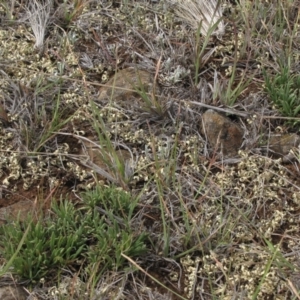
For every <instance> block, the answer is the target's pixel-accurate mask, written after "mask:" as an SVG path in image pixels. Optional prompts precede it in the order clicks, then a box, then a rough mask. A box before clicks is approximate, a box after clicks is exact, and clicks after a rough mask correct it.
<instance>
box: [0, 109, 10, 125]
mask: <svg viewBox="0 0 300 300" xmlns="http://www.w3.org/2000/svg"><path fill="white" fill-rule="evenodd" d="M0 121H1V122H2V123H3V124H4V125H6V124H7V123H8V116H7V113H6V111H5V109H4V107H3V105H2V104H0Z"/></svg>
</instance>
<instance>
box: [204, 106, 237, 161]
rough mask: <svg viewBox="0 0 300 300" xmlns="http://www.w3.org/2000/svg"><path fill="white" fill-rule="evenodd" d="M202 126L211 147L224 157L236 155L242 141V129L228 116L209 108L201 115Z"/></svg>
mask: <svg viewBox="0 0 300 300" xmlns="http://www.w3.org/2000/svg"><path fill="white" fill-rule="evenodd" d="M202 128H203V132H204V134H205V135H206V138H207V140H208V142H209V144H210V145H211V147H212V148H213V150H215V149H221V151H222V153H223V155H224V156H225V157H233V156H236V155H237V153H238V150H239V149H240V147H241V146H242V143H243V130H242V129H241V128H240V126H239V125H238V124H236V123H234V122H232V121H231V120H230V119H229V118H227V117H225V116H223V115H221V114H219V113H217V112H216V111H214V110H212V109H209V110H207V111H206V112H205V113H204V114H203V116H202Z"/></svg>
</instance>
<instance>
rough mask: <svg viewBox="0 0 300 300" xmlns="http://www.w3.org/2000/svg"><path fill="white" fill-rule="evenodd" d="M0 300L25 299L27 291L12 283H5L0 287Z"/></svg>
mask: <svg viewBox="0 0 300 300" xmlns="http://www.w3.org/2000/svg"><path fill="white" fill-rule="evenodd" d="M0 299H1V300H16V299H17V300H26V299H27V293H26V292H25V291H24V289H23V288H21V287H18V286H13V285H6V286H1V287H0Z"/></svg>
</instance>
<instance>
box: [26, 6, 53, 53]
mask: <svg viewBox="0 0 300 300" xmlns="http://www.w3.org/2000/svg"><path fill="white" fill-rule="evenodd" d="M51 8H52V0H46V1H45V2H43V1H38V0H30V1H29V5H28V7H27V14H28V20H29V23H30V25H31V28H32V31H33V34H34V36H35V45H34V47H35V48H36V49H42V48H43V45H44V38H45V34H46V29H47V25H48V22H49V18H50V12H51Z"/></svg>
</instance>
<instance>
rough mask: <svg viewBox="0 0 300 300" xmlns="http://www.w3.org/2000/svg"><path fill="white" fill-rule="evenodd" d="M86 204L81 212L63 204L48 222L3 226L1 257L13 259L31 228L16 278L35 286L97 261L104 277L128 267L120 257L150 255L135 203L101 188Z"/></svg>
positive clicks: (15, 268) (123, 194)
mask: <svg viewBox="0 0 300 300" xmlns="http://www.w3.org/2000/svg"><path fill="white" fill-rule="evenodd" d="M83 199H84V205H83V206H82V207H81V208H80V209H79V208H76V207H75V206H74V204H73V203H71V202H69V201H67V200H64V201H61V202H60V203H59V204H57V203H54V204H53V205H52V212H53V213H52V214H51V216H50V217H48V218H45V219H40V220H38V221H36V222H34V221H32V220H30V218H27V220H26V221H25V222H21V221H15V222H13V223H9V224H6V225H3V226H1V227H0V253H1V255H3V256H4V258H5V259H6V260H9V259H10V257H12V256H13V255H14V254H15V253H16V252H17V248H18V245H19V243H20V241H21V239H22V237H23V235H24V232H25V230H26V228H27V227H28V226H29V231H28V233H27V235H26V237H25V239H24V242H23V245H22V247H21V249H20V251H19V252H18V253H17V255H16V257H15V259H14V261H13V263H12V266H13V269H12V272H13V273H16V274H18V275H19V276H20V277H22V278H25V279H29V280H31V281H36V280H38V279H40V278H44V277H47V276H50V274H51V271H53V270H57V269H59V268H67V267H70V266H72V267H73V268H76V267H79V266H81V267H82V266H88V265H89V264H94V263H95V262H97V265H98V268H99V271H100V270H101V272H103V271H104V270H107V269H111V268H115V269H117V268H121V267H122V266H123V265H124V263H125V260H124V258H123V256H122V255H121V253H124V254H126V255H127V256H130V257H134V256H138V255H141V254H143V253H145V252H146V246H145V243H144V242H145V239H146V234H144V233H142V234H141V233H139V232H135V230H134V229H133V228H131V216H132V213H133V210H134V208H135V206H136V204H137V200H136V199H134V198H133V197H132V196H131V195H130V194H127V193H126V192H124V191H122V190H117V189H116V188H114V187H112V188H97V189H96V190H95V191H93V192H88V193H85V194H84V195H83Z"/></svg>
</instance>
